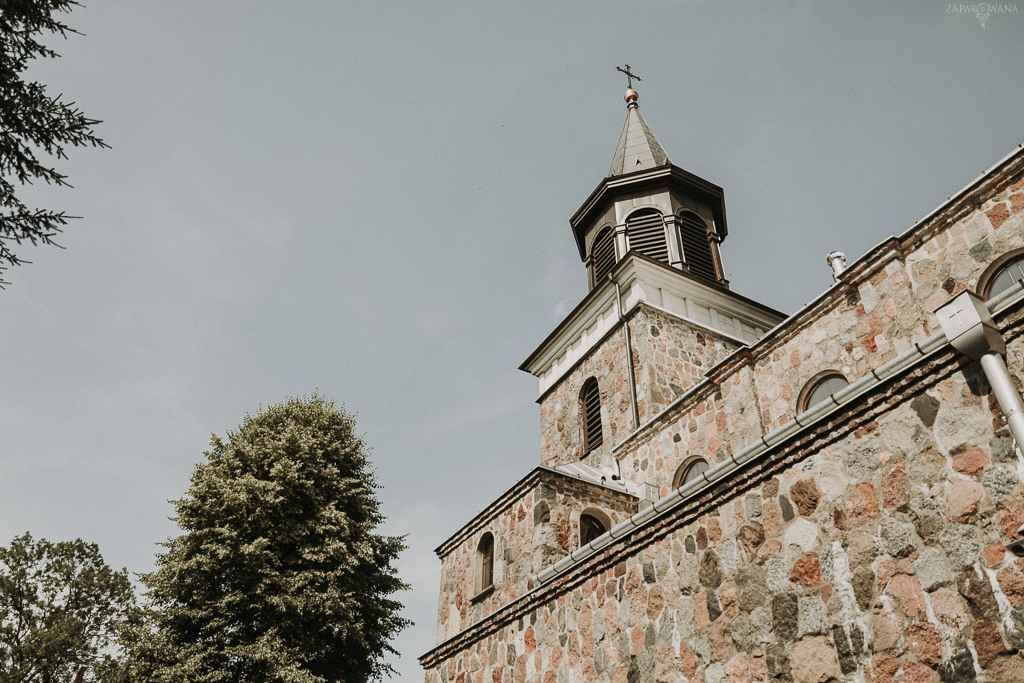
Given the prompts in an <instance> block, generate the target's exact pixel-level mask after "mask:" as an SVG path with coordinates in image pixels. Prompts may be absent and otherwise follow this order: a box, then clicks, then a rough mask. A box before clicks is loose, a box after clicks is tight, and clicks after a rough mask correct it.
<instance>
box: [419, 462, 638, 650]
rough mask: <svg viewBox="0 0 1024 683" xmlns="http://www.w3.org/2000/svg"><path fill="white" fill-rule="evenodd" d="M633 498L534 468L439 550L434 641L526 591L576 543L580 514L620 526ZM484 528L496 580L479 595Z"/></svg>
mask: <svg viewBox="0 0 1024 683" xmlns="http://www.w3.org/2000/svg"><path fill="white" fill-rule="evenodd" d="M638 502H639V501H638V499H637V498H636V497H635V496H632V495H630V494H628V493H624V492H620V491H616V490H613V489H610V488H605V487H602V486H598V485H596V484H592V483H589V482H587V481H583V480H580V479H573V478H571V477H567V476H564V475H561V474H558V473H555V472H549V471H545V470H541V471H539V472H537V473H536V476H535V477H533V478H532V481H529V482H528V483H527V485H526V486H523V487H522V490H521V491H518V492H517V493H516V495H515V496H514V497H513V498H512V499H511V500H510V501H509V502H508V504H507V505H505V506H503V509H500V510H495V511H493V512H492V513H491V514H487V515H485V516H483V517H481V518H478V519H475V520H473V522H471V524H470V525H469V528H468V530H467V531H468V533H464V534H462V535H461V538H459V539H458V541H457V542H456V543H451V544H447V543H446V544H445V545H443V546H442V549H440V550H439V552H438V556H439V558H440V559H441V592H440V600H439V602H438V616H437V634H438V642H439V643H440V642H442V641H443V640H445V639H446V638H449V637H451V636H453V635H455V634H457V633H459V632H460V631H462V630H464V629H466V628H468V627H470V626H471V625H472V624H475V623H477V622H479V621H480V620H482V619H483V618H484V617H486V616H488V615H490V614H491V613H493V612H494V611H495V610H496V609H498V608H499V607H501V606H502V605H505V604H507V603H508V602H511V601H513V600H515V599H516V598H518V597H520V596H521V595H524V594H525V593H526V592H527V591H528V590H529V589H530V588H532V584H531V582H530V579H531V577H532V576H533V575H535V574H536V573H537V572H539V571H540V570H541V569H544V568H546V567H549V566H551V565H552V564H554V563H555V562H557V561H558V560H560V559H562V558H563V557H565V556H566V555H568V554H569V553H570V552H571V551H573V550H575V549H576V548H578V547H579V521H580V513H581V512H583V511H584V510H586V509H587V508H597V509H598V510H600V511H601V512H603V513H604V514H606V515H608V517H609V519H610V520H611V521H612V523H613V524H618V523H619V522H621V521H623V520H624V519H626V518H627V517H629V516H630V515H633V514H635V513H636V512H637V509H638ZM487 532H490V533H491V534H493V535H494V583H493V587H492V588H491V589H489V590H485V591H481V592H479V593H478V591H477V590H476V571H477V566H476V557H477V548H479V545H480V539H481V538H482V536H483V535H484V534H485V533H487Z"/></svg>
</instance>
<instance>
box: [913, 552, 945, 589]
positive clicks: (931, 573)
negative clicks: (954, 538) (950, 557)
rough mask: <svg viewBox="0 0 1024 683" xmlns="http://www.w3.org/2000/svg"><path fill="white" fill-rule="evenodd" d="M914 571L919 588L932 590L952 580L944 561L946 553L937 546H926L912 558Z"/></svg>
mask: <svg viewBox="0 0 1024 683" xmlns="http://www.w3.org/2000/svg"><path fill="white" fill-rule="evenodd" d="M914 571H915V572H916V573H917V578H918V581H920V582H921V588H923V589H924V590H926V591H932V590H934V589H936V588H938V587H939V586H945V585H947V584H949V583H950V582H951V581H952V580H953V575H952V574H951V573H950V571H949V566H948V564H947V562H946V554H945V553H944V552H942V550H940V549H939V548H935V547H930V546H929V547H926V548H923V549H921V551H920V552H918V554H917V559H916V560H914Z"/></svg>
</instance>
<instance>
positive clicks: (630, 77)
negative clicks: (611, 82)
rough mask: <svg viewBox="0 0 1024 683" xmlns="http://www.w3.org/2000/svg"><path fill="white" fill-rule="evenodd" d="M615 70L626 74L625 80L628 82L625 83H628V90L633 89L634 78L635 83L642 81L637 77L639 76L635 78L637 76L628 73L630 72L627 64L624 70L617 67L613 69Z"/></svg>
mask: <svg viewBox="0 0 1024 683" xmlns="http://www.w3.org/2000/svg"><path fill="white" fill-rule="evenodd" d="M615 68H616V69H617V70H619V71H621V72H622V73H624V74H626V78H627V79H628V81H627V82H628V85H627V87H628V88H629V89H630V90H632V89H633V79H634V78H635V79H636V80H637V81H642V80H643V79H642V78H640V77H639V76H637V75H636V74H635V73H633V72H632V71H630V70H629V64H627V65H626V68H625V69H623V68H622V67H621V66H617V67H615Z"/></svg>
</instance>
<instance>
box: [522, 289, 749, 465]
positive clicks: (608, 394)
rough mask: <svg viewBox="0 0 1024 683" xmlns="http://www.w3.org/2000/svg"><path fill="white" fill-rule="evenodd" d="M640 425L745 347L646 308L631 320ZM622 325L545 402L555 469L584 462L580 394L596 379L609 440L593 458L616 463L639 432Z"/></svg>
mask: <svg viewBox="0 0 1024 683" xmlns="http://www.w3.org/2000/svg"><path fill="white" fill-rule="evenodd" d="M629 326H630V335H631V344H632V347H633V360H634V367H635V373H636V384H637V412H638V414H639V416H640V422H641V424H643V423H644V422H648V421H650V418H651V417H652V416H653V415H656V414H658V413H659V412H661V411H662V410H664V409H665V408H666V407H668V405H669V404H670V403H671V402H672V401H674V400H675V399H676V398H678V397H679V396H680V395H682V394H683V393H684V392H685V391H686V390H688V389H690V388H692V387H693V386H694V385H696V384H698V383H699V382H700V381H701V380H702V379H703V378H704V373H706V372H707V371H708V370H709V369H710V368H711V367H712V366H714V365H715V364H716V363H718V362H719V361H721V360H722V359H723V358H725V357H726V356H728V355H729V354H730V353H732V352H733V351H735V350H736V349H737V348H739V346H740V344H739V343H737V342H735V341H733V340H731V339H728V338H725V337H723V336H721V335H718V334H716V333H714V332H711V331H710V330H705V329H703V328H697V327H695V326H693V325H691V324H689V323H686V322H683V321H681V320H679V319H678V318H676V317H675V316H672V315H670V314H667V313H664V312H663V311H659V310H657V309H654V308H651V307H649V306H645V305H640V306H637V307H636V308H635V309H633V311H632V313H631V314H630V316H629ZM626 361H627V357H626V345H625V340H624V337H623V333H622V327H621V326H619V327H617V328H616V329H615V330H614V331H612V332H611V334H610V335H609V336H608V337H606V338H605V339H604V341H603V342H601V343H600V344H598V345H597V346H596V347H595V348H594V350H593V352H591V353H590V354H589V355H588V356H587V357H586V358H584V359H583V361H582V362H581V363H580V364H579V365H578V366H577V367H576V368H574V369H573V370H572V371H571V372H569V373H568V374H567V375H566V376H565V377H564V378H563V379H562V380H561V381H560V382H559V383H558V384H557V385H556V386H555V387H553V388H552V389H551V390H550V391H549V392H548V393H547V394H545V395H544V396H543V397H542V398H541V401H540V434H541V462H542V463H543V464H545V465H549V466H554V465H559V464H562V463H567V462H577V461H579V460H581V459H582V458H583V457H584V453H583V423H582V414H581V412H580V401H579V399H580V390H581V389H582V388H583V383H584V382H585V381H586V380H587V379H588V378H590V377H596V378H597V382H598V388H599V389H600V391H601V422H602V426H603V430H604V432H603V434H604V439H603V443H602V444H601V446H599V447H598V448H596V449H594V450H593V451H591V452H590V453H589V454H588V455H587V461H586V462H588V463H589V464H591V465H595V466H602V465H603V466H606V467H607V466H611V464H612V461H611V453H610V452H611V449H612V447H613V446H615V445H616V444H618V443H619V442H621V441H622V440H623V439H625V438H626V436H627V435H629V434H630V433H631V432H632V431H633V415H632V412H631V410H630V405H629V403H630V396H629V368H628V366H627V364H626Z"/></svg>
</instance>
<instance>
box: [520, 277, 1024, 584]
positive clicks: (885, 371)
mask: <svg viewBox="0 0 1024 683" xmlns="http://www.w3.org/2000/svg"><path fill="white" fill-rule="evenodd" d="M1022 293H1024V287H1022V286H1021V284H1020V283H1018V284H1016V285H1014V286H1013V287H1010V288H1009V289H1008V290H1007V291H1005V292H1003V293H1002V294H1000V295H999V296H997V297H995V298H994V299H992V300H991V301H989V302H987V303H986V307H987V309H988V311H989V312H990V313H993V314H994V313H998V312H1000V311H1002V310H1003V309H1004V308H1008V307H1009V306H1010V305H1011V304H1013V303H1015V302H1016V301H1017V300H1018V299H1019V298H1021V296H1020V295H1021V294H1022ZM948 344H949V340H948V339H947V338H946V334H945V332H941V331H940V332H936V333H935V334H933V335H932V336H930V337H928V339H926V340H925V341H924V342H920V343H915V344H914V346H913V348H911V349H910V350H908V351H905V352H904V353H902V354H900V355H899V356H897V357H896V358H893V359H892V360H891V361H889V362H888V363H885V364H884V365H882V366H880V367H879V368H877V369H874V370H871V372H870V373H868V374H867V375H865V376H863V377H861V378H860V379H858V380H857V381H856V382H854V383H853V384H850V385H849V386H846V387H844V388H843V389H841V390H840V391H837V392H836V393H835V394H833V395H832V396H830V397H829V398H828V399H825V400H824V401H821V402H819V403H817V404H815V405H813V406H811V407H810V408H808V409H807V410H805V411H804V412H803V413H800V414H799V415H797V416H796V417H795V418H794V419H793V421H791V422H788V423H786V424H785V425H783V426H782V427H779V428H778V429H776V430H775V431H773V432H771V433H770V434H768V435H766V436H762V437H761V440H760V441H759V442H756V443H754V444H752V445H750V446H748V447H747V448H744V449H743V450H742V451H740V452H739V453H737V454H736V455H733V456H732V457H731V459H730V460H727V461H725V462H722V463H719V464H718V465H715V466H714V467H712V468H710V469H709V470H707V471H706V472H704V473H703V475H702V477H703V479H704V480H703V481H701V480H699V479H697V480H694V481H691V482H689V483H687V484H683V485H682V486H680V487H679V488H678V489H675V490H674V491H672V492H671V493H669V494H668V495H667V496H665V497H664V498H661V499H660V500H658V501H656V502H655V503H654V504H653V505H652V506H650V507H647V508H644V509H643V510H641V511H640V512H638V513H637V514H635V515H633V516H632V517H630V518H629V519H626V520H625V521H623V522H621V523H619V524H617V525H616V526H614V527H612V529H611V530H610V531H608V532H607V533H605V534H603V535H601V536H599V537H598V538H595V539H594V540H593V541H591V542H590V543H588V544H587V545H585V546H583V547H581V548H578V549H576V550H574V551H573V552H571V553H569V555H568V556H566V557H563V558H562V559H561V560H559V561H558V562H556V563H555V564H553V565H552V566H550V567H548V568H547V569H544V570H541V571H540V572H538V573H537V575H536V576H535V577H534V580H535V581H536V582H537V583H538V584H539V585H543V584H545V583H548V582H549V581H551V580H552V579H554V578H556V577H557V576H559V575H560V574H563V573H565V572H566V571H568V570H569V569H570V568H572V567H573V566H574V565H576V564H577V563H579V562H581V561H583V560H584V559H586V558H587V557H590V556H591V555H593V554H594V553H596V552H597V551H599V550H601V549H602V548H604V547H606V546H608V545H609V544H611V543H612V542H613V541H616V540H618V539H620V538H623V537H624V536H628V535H630V534H631V533H633V532H634V531H636V530H638V529H640V528H641V527H644V526H646V525H647V524H649V523H651V522H653V521H655V520H656V519H658V518H660V517H662V516H663V515H665V514H667V513H668V512H670V511H672V510H674V509H675V508H676V507H678V506H679V505H681V504H682V503H683V502H685V501H686V500H688V499H690V498H692V497H694V496H696V495H697V494H699V493H700V492H701V491H703V490H704V489H705V488H707V487H709V486H711V485H712V484H715V483H718V482H720V481H721V480H723V479H725V478H726V477H728V476H729V475H731V474H733V473H734V472H735V471H737V470H738V469H740V468H741V467H742V466H744V465H746V464H747V463H749V462H752V461H754V460H756V459H758V458H760V457H761V456H763V455H765V454H766V453H767V452H768V451H770V450H771V449H772V448H773V447H774V446H777V445H778V444H780V443H782V442H783V441H786V440H787V439H789V438H791V437H793V436H795V435H797V434H799V433H801V432H803V431H805V430H807V429H809V428H810V427H813V426H815V425H816V424H817V423H818V422H820V421H822V420H823V419H825V418H826V417H828V416H830V415H832V414H833V413H836V412H838V411H839V409H840V408H842V407H844V406H846V405H847V404H849V403H851V402H853V401H854V400H856V399H857V398H859V397H860V396H861V395H863V394H866V393H867V392H868V391H870V390H872V389H874V388H875V387H877V386H878V385H879V384H881V383H882V382H883V381H885V380H887V379H889V378H891V377H894V376H896V375H897V374H900V373H902V372H905V371H907V370H909V369H910V368H912V367H914V366H915V365H917V364H918V363H920V362H921V361H922V360H924V359H925V358H927V357H928V356H930V355H932V354H934V353H935V352H937V351H940V350H942V349H944V348H945V347H946V346H947V345H948Z"/></svg>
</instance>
